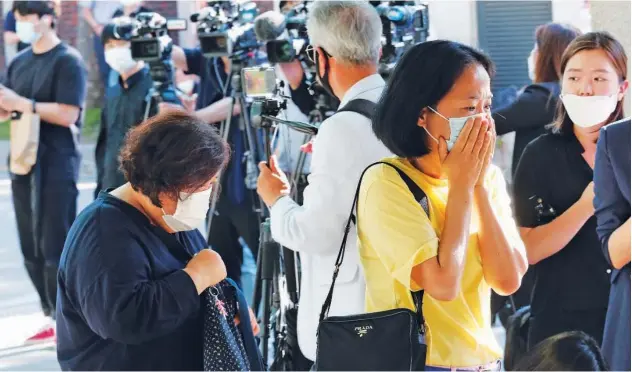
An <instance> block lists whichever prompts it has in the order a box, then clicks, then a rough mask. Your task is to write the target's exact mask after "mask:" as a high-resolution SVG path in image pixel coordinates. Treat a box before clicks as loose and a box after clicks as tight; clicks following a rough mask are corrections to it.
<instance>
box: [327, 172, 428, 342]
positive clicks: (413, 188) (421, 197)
mask: <svg viewBox="0 0 632 372" xmlns="http://www.w3.org/2000/svg"><path fill="white" fill-rule="evenodd" d="M378 164H385V165H388V166H389V167H391V168H393V169H395V170H396V171H397V173H398V174H399V176H400V177H401V178H402V180H403V181H404V183H406V186H407V187H408V189H409V190H410V192H411V193H412V194H413V197H414V198H415V200H417V202H418V203H419V204H420V205H421V207H422V209H423V210H424V212H425V213H426V215H427V216H428V218H430V208H429V204H428V197H427V196H426V193H425V192H424V191H423V190H422V189H421V188H420V187H419V186H418V185H417V184H416V183H415V182H414V181H413V180H412V179H410V177H408V175H407V174H406V173H405V172H404V171H402V170H401V169H399V168H398V167H396V166H394V165H393V164H390V163H387V162H384V161H378V162H375V163H373V164H371V165H369V166H368V167H366V169H364V171H362V174H361V175H360V180H359V181H358V186H357V187H356V192H355V195H354V197H353V204H352V205H351V212H350V213H349V218H348V219H347V224H346V226H345V232H344V235H343V237H342V243H341V244H340V250H339V251H338V257H337V258H336V264H335V268H334V275H333V278H332V280H331V287H330V288H329V293H328V294H327V297H326V298H325V302H324V303H323V307H322V310H321V312H320V321H321V322H322V321H323V320H324V319H325V318H326V317H327V315H328V314H329V308H330V307H331V301H332V299H333V295H334V287H335V285H336V278H338V272H339V271H340V266H342V262H343V260H344V257H345V250H346V246H347V238H348V236H349V230H350V228H351V222H352V220H354V218H353V217H354V215H353V212H354V210H355V208H356V204H357V202H358V197H359V195H360V186H361V185H362V178H364V174H365V173H366V171H368V170H369V169H370V168H371V167H373V166H374V165H378ZM411 295H412V298H413V302H414V303H415V308H416V310H417V311H416V313H417V316H418V317H419V321H420V323H419V326H420V327H421V328H422V331H423V325H424V324H425V320H424V316H423V310H422V304H423V296H424V291H423V290H421V291H419V292H411Z"/></svg>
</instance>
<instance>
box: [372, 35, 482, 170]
mask: <svg viewBox="0 0 632 372" xmlns="http://www.w3.org/2000/svg"><path fill="white" fill-rule="evenodd" d="M472 64H479V65H481V66H483V68H485V70H486V71H487V73H488V74H489V76H490V77H492V76H493V75H494V64H493V62H492V61H491V60H490V59H489V57H487V56H486V55H485V54H483V53H482V52H479V51H477V50H475V49H474V48H471V47H469V46H467V45H463V44H459V43H456V42H453V41H446V40H435V41H427V42H425V43H420V44H416V45H414V46H413V47H412V48H410V49H409V50H408V51H407V52H406V53H405V54H404V56H403V57H402V59H401V60H400V61H399V62H398V63H397V65H396V66H395V69H394V70H393V73H392V74H391V76H390V79H389V82H388V85H387V87H386V89H385V90H384V92H383V93H382V97H381V98H380V102H379V103H378V105H377V108H376V112H375V114H374V115H373V132H374V133H375V135H376V136H377V138H378V139H379V140H380V141H382V143H384V145H385V146H386V147H387V148H388V149H389V150H391V152H392V153H394V154H395V155H397V156H399V157H402V158H416V157H421V156H424V155H427V154H428V153H430V148H429V145H428V138H427V137H428V136H427V134H426V131H425V130H424V129H423V128H421V127H420V126H419V125H417V123H418V120H419V116H420V115H421V111H422V110H423V109H424V108H425V107H432V108H436V105H437V103H438V102H439V101H440V100H441V99H442V98H443V97H445V95H446V94H447V93H448V92H449V91H450V89H452V87H453V86H454V83H455V82H456V80H457V79H458V78H459V77H460V76H461V74H462V73H463V71H465V69H466V68H467V67H468V66H470V65H472Z"/></svg>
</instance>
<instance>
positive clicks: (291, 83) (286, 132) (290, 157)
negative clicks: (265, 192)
mask: <svg viewBox="0 0 632 372" xmlns="http://www.w3.org/2000/svg"><path fill="white" fill-rule="evenodd" d="M295 3H299V2H291V3H290V4H286V5H285V6H284V7H281V12H276V11H268V12H265V13H263V14H261V15H259V16H258V17H257V18H256V19H255V25H254V29H255V33H256V35H257V40H259V42H262V43H267V42H270V41H273V40H283V39H286V40H287V39H289V37H288V32H287V30H286V21H285V19H286V15H287V13H288V12H289V11H291V10H292V8H291V7H289V5H294V6H295V5H296V4H295ZM275 5H277V7H278V5H279V4H275ZM268 57H269V58H270V61H271V62H274V57H276V56H268ZM274 65H275V66H274V67H275V73H276V76H277V78H279V79H280V80H282V81H283V82H284V83H285V84H284V85H283V88H282V89H283V90H282V91H281V93H282V95H283V96H285V97H291V100H288V101H287V109H285V110H284V111H283V112H282V113H280V114H279V115H278V117H279V118H281V119H285V120H290V121H296V122H301V123H306V122H309V121H310V118H309V117H308V115H309V114H310V112H311V111H312V110H313V109H314V107H315V98H314V97H313V96H312V95H311V94H310V92H309V87H308V83H307V81H308V77H307V74H306V72H305V70H304V69H303V64H302V61H300V60H299V59H298V58H296V57H294V59H293V60H292V61H291V62H279V63H275V64H274ZM275 140H276V144H277V146H276V152H275V153H276V154H277V156H278V160H279V166H280V168H281V170H282V171H283V172H284V173H286V174H288V175H291V174H293V173H294V172H296V171H298V172H299V173H300V174H301V175H300V178H299V184H298V190H299V192H298V193H297V194H296V195H297V196H298V198H299V204H300V198H301V196H302V190H303V189H304V188H305V186H307V178H306V177H307V174H309V157H310V155H309V154H307V156H306V158H305V162H304V164H303V167H302V168H301V169H300V170H299V169H297V167H298V162H299V156H300V154H301V147H302V146H303V145H304V144H305V142H306V135H305V134H302V133H300V132H298V131H295V130H292V129H290V128H289V127H287V126H285V125H280V126H278V127H277V132H276V138H275Z"/></svg>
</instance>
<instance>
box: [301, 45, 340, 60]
mask: <svg viewBox="0 0 632 372" xmlns="http://www.w3.org/2000/svg"><path fill="white" fill-rule="evenodd" d="M320 49H321V50H322V51H323V53H325V55H326V56H327V57H330V58H331V57H333V56H332V55H331V54H329V52H327V51H326V50H325V49H324V48H323V47H320ZM305 54H307V58H309V60H310V61H311V62H312V63H316V61H317V60H318V57H317V55H318V49H316V47H315V46H313V45H311V44H310V45H308V46H307V47H306V48H305Z"/></svg>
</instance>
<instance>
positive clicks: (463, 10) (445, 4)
mask: <svg viewBox="0 0 632 372" xmlns="http://www.w3.org/2000/svg"><path fill="white" fill-rule="evenodd" d="M428 17H429V24H430V39H433V40H436V39H445V40H452V41H458V42H460V43H463V44H467V45H471V46H475V47H476V46H478V36H477V35H478V26H477V24H476V2H475V1H471V0H455V1H445V0H431V1H429V2H428Z"/></svg>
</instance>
